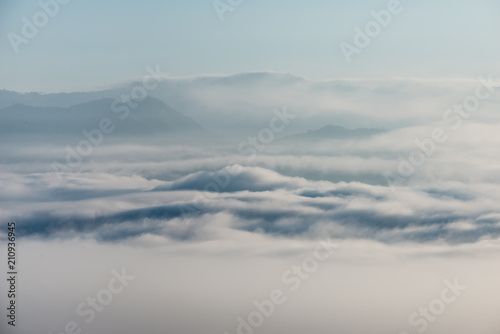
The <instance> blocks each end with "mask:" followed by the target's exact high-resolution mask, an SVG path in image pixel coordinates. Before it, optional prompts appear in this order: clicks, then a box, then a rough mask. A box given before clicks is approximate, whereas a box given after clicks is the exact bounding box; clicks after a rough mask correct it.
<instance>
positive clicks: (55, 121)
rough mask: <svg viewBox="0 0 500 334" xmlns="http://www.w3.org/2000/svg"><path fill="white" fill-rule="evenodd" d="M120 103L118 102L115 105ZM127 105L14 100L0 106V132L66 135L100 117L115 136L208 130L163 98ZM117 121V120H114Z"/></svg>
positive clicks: (94, 123)
mask: <svg viewBox="0 0 500 334" xmlns="http://www.w3.org/2000/svg"><path fill="white" fill-rule="evenodd" d="M119 105H121V106H119ZM136 105H137V106H136V107H135V108H133V109H132V108H129V107H127V105H125V104H114V100H113V99H111V98H102V99H99V100H95V101H91V102H85V103H82V104H76V105H73V106H71V107H34V106H27V105H23V104H15V105H13V106H10V107H6V108H4V109H1V110H0V118H1V119H2V122H1V123H0V132H1V133H2V135H5V134H22V135H28V134H31V135H40V134H47V135H58V134H60V135H69V134H76V133H80V132H81V131H82V129H87V130H89V129H92V128H96V127H98V125H99V122H100V121H101V120H102V119H103V118H108V119H110V120H111V119H113V120H114V121H115V122H116V125H115V128H116V131H113V133H114V134H115V135H118V136H134V135H142V136H148V135H158V134H176V133H177V134H178V133H181V134H182V133H189V132H197V133H198V134H202V133H206V134H208V132H207V131H206V130H205V129H204V128H203V127H202V126H201V125H199V124H198V123H196V122H195V121H194V120H192V119H191V118H189V117H187V116H184V115H182V114H181V113H179V112H178V111H176V110H174V109H172V108H170V107H169V106H167V105H166V104H164V103H163V102H161V101H159V100H157V99H154V98H151V97H146V98H145V99H144V100H143V101H141V102H140V103H137V104H136ZM118 122H119V123H118Z"/></svg>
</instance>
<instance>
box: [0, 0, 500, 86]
mask: <svg viewBox="0 0 500 334" xmlns="http://www.w3.org/2000/svg"><path fill="white" fill-rule="evenodd" d="M42 1H48V0H42ZM223 1H227V0H223ZM388 2H389V1H388V0H385V1H380V0H373V1H362V0H359V1H347V0H344V1H340V0H330V1H327V0H310V1H297V0H276V1H272V2H271V1H262V0H244V1H243V3H242V4H241V5H239V6H238V7H236V8H235V9H234V11H232V12H227V13H225V20H224V21H221V20H220V19H219V17H218V15H217V13H216V12H215V10H214V8H213V6H212V1H211V0H189V1H178V0H177V1H170V0H162V1H160V0H149V1H131V0H110V1H97V0H85V1H83V0H80V1H76V0H72V1H70V2H69V3H68V4H65V5H61V6H60V9H59V13H58V14H57V15H55V17H54V18H51V19H50V20H49V22H48V24H47V25H46V26H44V27H41V28H39V32H38V34H37V35H36V36H35V37H34V38H32V39H30V40H29V42H28V43H27V44H21V45H20V46H19V53H18V54H15V53H14V51H13V48H12V46H11V43H10V42H9V39H8V37H7V35H8V33H9V32H14V33H16V34H19V35H21V27H22V25H23V23H22V21H21V18H22V17H23V16H26V17H27V18H29V19H30V20H31V18H32V17H33V15H34V14H35V13H36V12H37V11H39V10H40V5H39V4H38V1H34V0H23V1H14V0H2V1H1V2H0V37H1V38H0V64H1V66H0V89H2V88H3V89H11V90H18V91H42V92H52V91H74V90H87V89H94V88H97V87H100V86H104V85H108V84H113V83H116V82H120V81H123V80H126V79H129V78H132V77H138V76H143V75H144V74H145V67H146V66H148V65H150V66H155V65H156V64H160V66H161V68H162V69H164V70H165V71H166V72H168V73H169V74H170V75H172V76H191V75H203V74H234V73H239V72H248V71H264V70H271V71H278V72H291V73H293V74H296V75H300V76H304V77H306V78H310V79H330V78H332V79H333V78H346V77H354V78H367V77H426V78H429V77H439V78H443V77H445V78H449V77H467V78H476V77H477V76H479V75H485V74H488V73H491V72H493V71H495V70H497V69H498V68H500V43H499V38H498V34H499V32H500V19H499V17H500V2H498V1H495V0H478V1H471V0H442V1H438V2H436V1H430V0H413V1H410V0H401V4H402V5H403V7H404V10H403V12H402V13H400V14H398V15H396V16H394V18H393V21H392V22H391V23H390V25H389V26H388V27H387V28H384V29H383V31H382V33H381V34H380V35H379V36H377V37H375V38H374V40H373V41H372V43H371V45H369V46H368V47H367V48H366V49H364V50H362V51H361V53H360V54H359V55H354V56H353V62H352V63H351V64H348V63H347V62H346V60H345V59H344V57H343V55H342V52H341V51H340V48H339V44H340V43H341V42H342V41H345V42H348V43H352V40H353V38H354V28H355V27H356V26H360V27H363V26H364V25H365V24H366V23H367V22H369V21H370V20H372V18H371V16H370V11H372V10H381V9H384V8H386V7H387V3H388Z"/></svg>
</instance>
